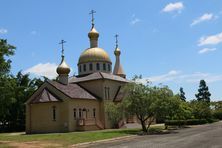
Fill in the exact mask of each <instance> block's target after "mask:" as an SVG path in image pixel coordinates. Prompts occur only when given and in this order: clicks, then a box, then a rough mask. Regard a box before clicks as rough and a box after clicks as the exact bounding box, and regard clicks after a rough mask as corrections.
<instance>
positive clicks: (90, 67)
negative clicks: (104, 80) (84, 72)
mask: <svg viewBox="0 0 222 148" xmlns="http://www.w3.org/2000/svg"><path fill="white" fill-rule="evenodd" d="M89 70H90V71H92V70H93V64H92V63H90V64H89Z"/></svg>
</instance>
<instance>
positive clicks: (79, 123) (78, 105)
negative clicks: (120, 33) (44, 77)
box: [26, 11, 128, 133]
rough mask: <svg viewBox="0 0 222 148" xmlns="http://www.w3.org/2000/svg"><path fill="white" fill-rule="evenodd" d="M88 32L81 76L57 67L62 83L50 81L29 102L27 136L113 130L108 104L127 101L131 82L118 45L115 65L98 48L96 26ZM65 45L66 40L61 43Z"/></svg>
mask: <svg viewBox="0 0 222 148" xmlns="http://www.w3.org/2000/svg"><path fill="white" fill-rule="evenodd" d="M93 13H94V11H92V28H91V30H90V32H89V33H88V37H89V41H90V47H89V48H88V49H86V50H84V51H83V52H82V54H81V55H80V57H79V61H78V65H77V66H78V75H77V76H72V77H69V73H70V67H69V66H68V64H67V63H66V62H65V56H64V49H63V46H62V51H63V52H62V53H63V54H62V60H61V63H60V64H59V66H58V67H57V73H58V80H57V81H51V80H48V81H46V82H44V83H43V85H41V87H40V88H39V89H38V90H36V92H35V93H34V94H33V95H32V96H31V97H30V98H29V99H28V101H27V102H26V133H47V132H71V131H86V130H99V129H106V128H111V125H110V122H109V121H108V118H107V115H106V113H105V103H106V102H107V101H113V102H119V101H121V100H122V99H123V92H122V88H123V86H124V85H125V84H126V83H128V80H127V79H126V75H125V73H124V71H123V68H122V66H121V63H120V53H121V52H120V49H119V48H118V43H116V48H115V50H114V54H115V56H116V61H115V66H114V69H113V70H112V61H111V60H110V57H109V55H108V54H107V52H106V51H105V50H104V49H102V48H100V47H98V38H99V32H97V31H96V29H95V25H94V18H93ZM61 43H62V45H63V43H64V41H62V42H61Z"/></svg>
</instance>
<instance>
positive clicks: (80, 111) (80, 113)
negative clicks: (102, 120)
mask: <svg viewBox="0 0 222 148" xmlns="http://www.w3.org/2000/svg"><path fill="white" fill-rule="evenodd" d="M79 118H82V109H81V108H80V109H79Z"/></svg>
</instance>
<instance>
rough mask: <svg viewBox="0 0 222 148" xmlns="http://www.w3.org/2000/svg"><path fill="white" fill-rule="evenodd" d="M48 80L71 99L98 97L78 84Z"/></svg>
mask: <svg viewBox="0 0 222 148" xmlns="http://www.w3.org/2000/svg"><path fill="white" fill-rule="evenodd" d="M47 82H48V83H49V84H51V85H52V86H53V87H55V88H56V89H57V90H59V91H61V92H62V93H63V94H65V95H66V96H68V97H69V98H71V99H93V100H95V99H96V98H95V97H94V96H93V95H92V94H90V93H89V92H88V91H87V90H85V89H83V88H82V87H80V86H79V85H78V84H68V85H63V84H61V83H59V82H56V81H47Z"/></svg>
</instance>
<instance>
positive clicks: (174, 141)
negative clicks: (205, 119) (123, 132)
mask: <svg viewBox="0 0 222 148" xmlns="http://www.w3.org/2000/svg"><path fill="white" fill-rule="evenodd" d="M87 147H90V148H222V122H217V123H214V124H209V125H200V126H197V127H192V128H185V129H181V130H175V131H174V132H173V133H170V134H164V135H147V136H137V137H132V138H129V139H125V140H117V141H112V142H103V143H96V144H92V145H88V146H87Z"/></svg>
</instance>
